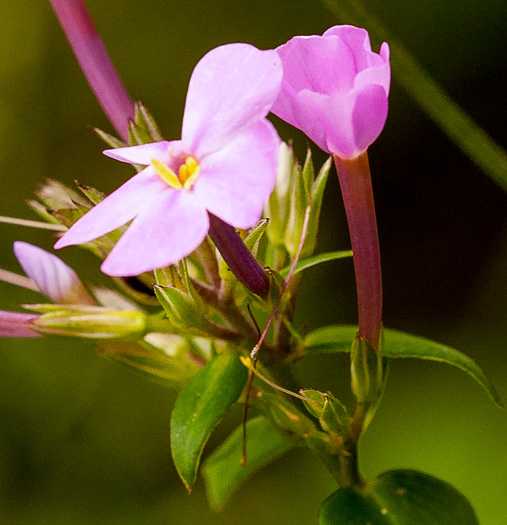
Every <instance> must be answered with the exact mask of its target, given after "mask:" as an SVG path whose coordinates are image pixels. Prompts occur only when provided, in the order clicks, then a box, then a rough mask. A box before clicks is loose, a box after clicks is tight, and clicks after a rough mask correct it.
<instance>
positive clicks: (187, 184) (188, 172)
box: [180, 157, 200, 190]
mask: <svg viewBox="0 0 507 525" xmlns="http://www.w3.org/2000/svg"><path fill="white" fill-rule="evenodd" d="M199 173H200V168H199V164H198V162H197V161H196V160H195V159H194V158H193V157H187V159H186V160H185V164H183V165H182V166H180V181H181V184H183V187H184V188H185V189H186V190H188V189H189V188H191V187H192V185H193V184H194V182H195V180H196V179H197V177H199Z"/></svg>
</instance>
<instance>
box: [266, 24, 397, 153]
mask: <svg viewBox="0 0 507 525" xmlns="http://www.w3.org/2000/svg"><path fill="white" fill-rule="evenodd" d="M276 51H277V52H278V55H279V56H280V59H281V61H282V65H283V81H282V88H281V91H280V94H279V96H278V99H277V100H276V102H275V104H274V106H273V108H272V109H271V111H272V112H273V113H274V114H275V115H277V116H278V117H280V118H281V119H283V120H285V121H286V122H288V123H289V124H291V125H293V126H294V127H296V128H298V129H300V130H302V131H303V132H304V133H306V135H308V137H309V138H310V139H312V140H313V141H314V142H315V143H316V144H317V145H318V146H319V147H320V148H322V149H323V150H324V151H326V152H327V153H331V154H335V155H338V156H340V157H342V158H354V157H357V156H358V155H360V154H361V153H363V152H364V151H366V149H367V148H368V146H370V144H372V142H374V141H375V140H376V138H377V137H378V136H379V134H380V132H381V131H382V128H383V127H384V124H385V121H386V118H387V97H388V95H389V85H390V79H391V68H390V64H389V46H388V44H387V43H385V42H384V43H383V44H382V46H381V48H380V53H379V54H377V53H374V52H373V51H372V50H371V45H370V38H369V36H368V33H367V31H366V30H365V29H360V28H358V27H354V26H346V25H343V26H335V27H332V28H330V29H328V30H327V31H326V32H325V33H324V34H323V35H322V36H298V37H294V38H292V39H291V40H289V41H288V42H287V43H286V44H283V45H282V46H280V47H278V48H277V49H276Z"/></svg>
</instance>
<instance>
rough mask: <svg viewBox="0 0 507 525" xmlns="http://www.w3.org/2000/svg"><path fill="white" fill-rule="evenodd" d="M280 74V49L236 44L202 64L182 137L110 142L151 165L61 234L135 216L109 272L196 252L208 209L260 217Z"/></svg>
mask: <svg viewBox="0 0 507 525" xmlns="http://www.w3.org/2000/svg"><path fill="white" fill-rule="evenodd" d="M281 79H282V71H281V64H280V60H279V58H278V55H277V53H276V52H275V51H260V50H258V49H256V48H254V47H253V46H250V45H246V44H230V45H227V46H222V47H220V48H217V49H214V50H213V51H210V52H209V53H208V54H207V55H206V56H205V57H203V59H202V60H201V61H200V62H199V63H198V64H197V66H196V68H195V70H194V72H193V74H192V78H191V80H190V86H189V91H188V96H187V102H186V107H185V115H184V119H183V131H182V135H183V138H182V140H176V141H171V142H167V141H163V142H159V143H152V144H144V145H140V146H132V147H128V148H119V149H115V150H107V151H105V153H106V155H108V156H110V157H113V158H115V159H118V160H121V161H125V162H131V163H136V164H143V165H147V167H146V168H145V169H144V170H143V171H142V172H141V173H139V174H138V175H136V176H135V177H133V178H132V179H131V180H130V181H128V182H127V183H126V184H124V185H123V186H122V187H121V188H119V189H118V190H116V191H115V192H114V193H112V194H111V195H110V196H109V197H107V198H106V199H104V200H103V201H102V202H100V203H99V204H98V205H97V206H95V207H94V208H93V209H92V210H91V211H90V212H88V213H87V214H86V215H85V216H84V217H83V218H81V219H80V220H79V221H77V222H76V223H75V224H74V225H73V226H72V228H71V229H70V230H69V231H68V232H67V233H66V234H65V235H64V236H63V237H62V238H61V239H60V240H59V241H58V242H57V243H56V245H55V247H56V248H62V247H64V246H68V245H71V244H80V243H85V242H88V241H90V240H92V239H95V238H97V237H99V236H102V235H104V234H106V233H108V232H110V231H112V230H113V229H116V228H118V227H119V226H122V225H124V224H126V223H127V222H129V221H130V220H132V219H133V221H132V224H130V226H129V227H128V229H127V231H126V232H125V233H124V234H123V236H122V237H121V239H120V240H119V242H118V243H117V244H116V246H115V247H114V249H113V250H112V251H111V253H110V254H109V256H108V257H107V259H106V260H105V261H104V263H103V265H102V271H103V272H104V273H107V274H109V275H115V276H120V275H124V276H128V275H137V274H140V273H142V272H145V271H149V270H153V269H155V268H162V267H165V266H169V265H171V264H174V263H176V262H177V261H179V260H181V259H182V258H183V257H185V256H187V255H189V254H190V253H191V252H192V251H194V250H195V249H196V248H197V247H198V246H199V245H200V244H201V242H202V241H203V240H204V238H205V236H206V234H207V233H208V230H209V217H208V211H209V212H210V213H213V214H216V215H217V217H220V218H222V219H223V220H224V221H225V222H227V223H229V224H230V225H232V226H234V227H239V228H247V227H250V226H253V225H254V224H255V222H256V221H257V220H258V219H259V218H260V216H261V213H262V209H263V206H264V203H265V201H266V199H267V198H268V197H269V194H270V193H271V191H272V189H273V186H274V182H275V178H276V165H277V158H278V148H279V144H280V139H279V137H278V135H277V134H276V132H275V131H274V128H273V127H272V125H271V124H270V123H268V121H267V120H266V119H265V117H266V115H267V113H268V111H269V109H270V107H271V105H272V104H273V102H274V100H275V98H276V96H277V94H278V90H279V87H280V83H281Z"/></svg>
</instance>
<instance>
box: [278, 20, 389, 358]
mask: <svg viewBox="0 0 507 525" xmlns="http://www.w3.org/2000/svg"><path fill="white" fill-rule="evenodd" d="M277 52H278V55H279V56H280V59H281V61H282V65H283V80H282V87H281V91H280V94H279V96H278V98H277V100H276V101H275V104H274V105H273V107H272V109H271V111H272V112H273V113H274V114H275V115H277V116H278V117H280V118H281V119H283V120H285V121H287V122H288V123H289V124H292V125H293V126H295V127H297V128H299V129H301V130H302V131H304V132H305V133H306V134H307V135H308V137H309V138H311V139H312V140H313V141H314V142H315V143H316V144H317V145H318V146H320V147H321V148H322V149H323V150H324V151H326V152H327V153H330V154H332V155H333V157H334V160H335V164H336V167H337V170H338V177H339V180H340V185H341V188H342V194H343V199H344V203H345V210H346V213H347V218H348V222H349V231H350V237H351V243H352V250H353V252H354V266H355V271H356V282H357V295H358V310H359V336H361V337H364V338H365V339H366V340H367V341H368V343H369V344H370V345H371V346H372V347H373V348H374V349H375V350H378V347H379V344H380V333H381V326H382V281H381V274H380V252H379V246H378V234H377V223H376V217H375V207H374V201H373V191H372V186H371V177H370V170H369V163H368V157H367V153H366V151H367V149H368V147H369V146H370V145H371V144H372V143H373V142H374V141H375V140H376V139H377V137H378V136H379V134H380V132H381V131H382V128H383V127H384V124H385V121H386V118H387V109H388V95H389V86H390V79H391V69H390V64H389V46H388V45H387V44H386V43H383V44H382V46H381V48H380V53H378V54H377V53H375V52H373V51H372V49H371V45H370V39H369V36H368V33H367V32H366V30H364V29H360V28H357V27H353V26H346V25H345V26H335V27H332V28H330V29H329V30H327V31H326V32H325V33H324V34H323V35H322V36H299V37H295V38H293V39H291V40H289V42H287V43H286V44H284V45H282V46H280V47H279V48H277Z"/></svg>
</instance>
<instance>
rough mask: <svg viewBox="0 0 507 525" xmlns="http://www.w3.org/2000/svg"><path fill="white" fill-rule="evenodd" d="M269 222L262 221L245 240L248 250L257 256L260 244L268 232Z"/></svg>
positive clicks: (266, 220)
mask: <svg viewBox="0 0 507 525" xmlns="http://www.w3.org/2000/svg"><path fill="white" fill-rule="evenodd" d="M268 224H269V220H268V219H263V220H262V221H260V222H259V223H258V224H257V225H256V226H255V227H254V228H252V230H250V232H249V233H248V235H247V236H246V238H245V246H246V247H247V248H248V250H249V251H250V252H252V254H253V255H254V256H255V255H256V254H257V251H258V249H259V243H260V242H261V239H262V237H263V235H264V233H265V232H266V229H267V227H268Z"/></svg>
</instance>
